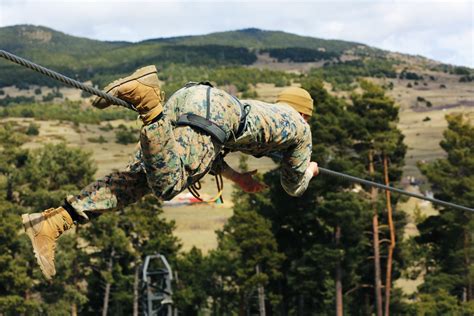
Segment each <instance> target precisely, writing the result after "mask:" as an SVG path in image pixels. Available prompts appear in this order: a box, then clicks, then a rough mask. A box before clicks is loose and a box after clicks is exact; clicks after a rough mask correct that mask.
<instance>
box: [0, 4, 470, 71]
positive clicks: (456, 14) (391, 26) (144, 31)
mask: <svg viewBox="0 0 474 316" xmlns="http://www.w3.org/2000/svg"><path fill="white" fill-rule="evenodd" d="M17 24H33V25H42V26H46V27H50V28H53V29H55V30H58V31H61V32H64V33H67V34H71V35H75V36H81V37H87V38H92V39H98V40H123V41H133V42H134V41H140V40H144V39H150V38H158V37H171V36H181V35H200V34H208V33H212V32H221V31H229V30H238V29H243V28H249V27H256V28H260V29H264V30H279V31H285V32H289V33H294V34H298V35H305V36H312V37H317V38H324V39H340V40H347V41H355V42H359V43H364V44H367V45H370V46H374V47H377V48H381V49H386V50H390V51H395V52H401V53H407V54H412V55H422V56H425V57H428V58H431V59H435V60H438V61H442V62H444V63H449V64H454V65H462V66H468V67H471V68H474V0H451V1H439V0H437V1H434V0H411V1H408V0H352V1H349V0H333V1H327V0H325V1H323V0H313V1H309V0H306V1H298V0H293V1H270V0H253V1H248V0H244V1H242V0H241V1H232V0H231V1H223V0H221V1H211V0H200V1H191V0H174V1H173V0H168V1H162V0H154V1H152V0H147V1H144V0H136V1H133V0H122V1H116V0H62V1H60V0H56V1H51V0H0V27H4V26H10V25H17Z"/></svg>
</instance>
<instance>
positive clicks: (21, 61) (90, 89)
mask: <svg viewBox="0 0 474 316" xmlns="http://www.w3.org/2000/svg"><path fill="white" fill-rule="evenodd" d="M0 57H3V58H5V59H7V60H10V61H12V62H14V63H17V64H19V65H22V66H24V67H26V68H30V69H32V70H34V71H37V72H39V73H41V74H43V75H45V76H48V77H51V78H53V79H56V80H58V81H61V82H63V83H65V84H68V85H70V86H72V87H74V88H78V89H81V90H83V91H86V92H89V93H91V94H94V95H96V96H99V97H101V98H104V99H106V100H107V101H109V102H110V103H112V104H117V105H121V106H124V107H126V108H129V109H131V110H134V111H136V109H135V107H134V106H133V105H132V104H129V103H127V102H125V101H123V100H121V99H119V98H116V97H114V96H111V95H109V94H107V93H105V92H103V91H100V90H99V89H95V88H93V87H91V86H87V85H85V84H83V83H81V82H79V81H77V80H74V79H71V78H69V77H66V76H64V75H62V74H60V73H57V72H55V71H52V70H49V69H47V68H45V67H42V66H40V65H37V64H35V63H33V62H31V61H29V60H26V59H23V58H21V57H18V56H16V55H13V54H11V53H9V52H6V51H4V50H0ZM280 158H281V157H280ZM319 171H320V172H321V173H322V174H327V175H330V176H336V177H340V178H343V179H345V180H348V181H352V182H357V183H361V184H365V185H369V186H373V187H376V188H379V189H383V190H389V191H392V192H397V193H400V194H403V195H407V196H411V197H414V198H417V199H421V200H426V201H430V202H432V203H435V204H439V205H443V206H446V207H451V208H455V209H458V210H463V211H469V212H474V209H472V208H469V207H466V206H462V205H458V204H455V203H450V202H446V201H442V200H438V199H433V198H429V197H426V196H423V195H420V194H416V193H411V192H408V191H404V190H401V189H397V188H394V187H391V186H387V185H383V184H380V183H377V182H372V181H368V180H364V179H361V178H357V177H354V176H351V175H347V174H344V173H340V172H336V171H332V170H329V169H326V168H322V167H319ZM216 181H217V179H216ZM221 181H222V180H221ZM198 186H199V184H197V185H196V186H192V187H191V189H190V190H189V191H190V192H191V193H192V194H193V195H194V196H195V197H196V198H198V199H200V200H202V199H201V198H200V197H199V193H198V192H197V190H199V188H198ZM219 187H220V190H219ZM218 191H219V193H218V194H217V196H216V197H215V198H214V199H212V200H211V201H216V200H217V199H219V198H221V199H222V187H221V186H220V183H219V184H218Z"/></svg>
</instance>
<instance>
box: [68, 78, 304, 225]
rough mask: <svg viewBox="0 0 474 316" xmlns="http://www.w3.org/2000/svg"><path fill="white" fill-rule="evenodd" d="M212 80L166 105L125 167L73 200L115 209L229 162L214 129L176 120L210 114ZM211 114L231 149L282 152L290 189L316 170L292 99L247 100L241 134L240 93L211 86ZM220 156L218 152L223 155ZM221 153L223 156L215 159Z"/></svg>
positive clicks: (84, 208)
mask: <svg viewBox="0 0 474 316" xmlns="http://www.w3.org/2000/svg"><path fill="white" fill-rule="evenodd" d="M208 89H209V87H208V86H205V85H196V86H191V87H185V88H182V89H180V90H178V91H177V92H176V93H175V94H173V95H172V96H171V97H170V98H169V100H168V101H167V102H166V104H165V106H164V112H163V117H162V118H161V119H160V120H158V121H156V122H154V123H152V124H149V125H146V126H143V127H142V129H141V131H140V144H139V146H140V148H139V150H138V151H137V152H136V154H135V159H134V161H133V162H132V163H131V164H130V165H129V166H128V167H127V169H126V170H125V171H120V172H114V173H112V174H110V175H107V176H105V177H104V178H103V179H100V180H98V181H95V182H93V183H91V184H90V185H88V186H87V187H86V188H84V190H82V192H81V193H80V194H79V195H76V196H69V197H68V198H67V202H68V203H69V204H70V205H71V206H72V207H73V208H74V209H75V210H76V211H77V212H78V213H79V215H81V216H83V217H84V218H87V215H86V213H87V212H92V211H94V212H103V211H110V210H115V209H118V208H121V207H124V206H126V205H128V204H131V203H133V202H135V201H137V200H138V199H140V198H141V197H142V196H144V195H146V194H148V193H150V192H153V193H154V194H155V195H156V196H158V197H160V198H163V199H165V200H168V199H171V198H173V197H174V196H176V195H177V194H178V193H180V192H181V191H183V190H184V189H186V188H187V187H188V186H189V185H190V184H192V183H194V182H195V181H197V180H199V179H200V178H201V177H203V176H204V175H205V174H206V173H208V172H209V171H210V169H211V167H212V168H213V170H214V171H217V172H219V171H220V169H222V168H223V167H225V163H224V162H223V160H222V158H220V155H219V153H220V152H221V150H222V146H221V145H220V144H217V143H216V142H215V141H213V139H211V136H209V135H207V134H206V133H203V132H201V131H199V130H197V129H195V128H191V127H189V126H176V122H177V120H178V118H179V117H180V116H181V115H182V114H184V113H195V114H198V115H200V116H203V117H206V114H207V93H208ZM210 101H211V102H210V112H209V117H210V120H212V121H213V122H215V123H217V124H218V125H219V126H221V127H222V128H223V129H224V131H226V133H227V134H228V135H229V140H228V141H227V142H226V143H225V144H223V146H224V147H226V148H229V149H230V150H231V151H241V152H244V153H247V154H251V155H255V156H263V155H268V154H271V153H274V152H284V155H283V161H282V176H281V180H282V185H283V187H284V188H285V190H286V191H287V192H288V193H289V194H291V195H300V194H302V193H303V192H304V190H306V187H307V185H308V182H309V180H310V178H311V175H308V174H307V173H305V171H306V168H307V166H308V164H309V160H310V156H311V131H310V129H309V126H308V124H307V123H306V122H305V121H304V120H303V119H302V117H301V116H300V115H299V114H298V113H297V112H296V111H295V110H294V109H292V108H291V107H290V106H286V105H273V104H268V103H263V102H259V101H251V100H249V101H242V103H244V104H249V105H250V107H249V109H250V110H249V111H248V114H247V123H246V125H245V128H244V129H243V131H242V132H241V134H240V135H237V136H236V133H237V131H238V128H239V124H240V119H241V117H242V115H243V113H241V112H242V106H241V104H239V101H238V100H237V99H236V98H234V97H232V96H231V95H229V94H227V93H226V92H224V91H222V90H219V89H216V88H210ZM218 157H219V158H218ZM216 158H217V159H216Z"/></svg>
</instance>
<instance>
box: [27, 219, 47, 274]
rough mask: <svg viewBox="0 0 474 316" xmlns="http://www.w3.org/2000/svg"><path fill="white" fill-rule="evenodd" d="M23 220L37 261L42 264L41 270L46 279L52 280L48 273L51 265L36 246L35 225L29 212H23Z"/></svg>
mask: <svg viewBox="0 0 474 316" xmlns="http://www.w3.org/2000/svg"><path fill="white" fill-rule="evenodd" d="M21 218H22V221H23V228H24V229H25V232H26V234H27V235H28V237H29V238H30V240H31V244H32V246H33V252H34V254H35V257H36V261H37V262H38V265H39V266H40V269H41V272H43V275H44V277H45V278H46V279H48V280H51V278H52V275H50V274H49V273H46V266H48V267H50V266H51V265H50V264H48V263H47V262H48V261H47V260H46V258H44V257H43V256H41V255H40V254H39V251H38V250H37V247H36V242H35V232H34V231H33V226H32V225H31V220H30V217H29V215H28V214H23V215H21Z"/></svg>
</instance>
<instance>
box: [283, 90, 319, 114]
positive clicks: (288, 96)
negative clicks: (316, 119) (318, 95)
mask: <svg viewBox="0 0 474 316" xmlns="http://www.w3.org/2000/svg"><path fill="white" fill-rule="evenodd" d="M277 103H286V104H288V105H290V106H291V107H293V108H294V109H295V110H296V111H298V112H299V113H303V114H306V115H309V116H311V115H313V99H312V98H311V95H310V94H309V93H308V91H306V90H305V89H302V88H297V87H290V88H286V89H284V90H283V91H282V92H280V94H279V95H278V98H277Z"/></svg>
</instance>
